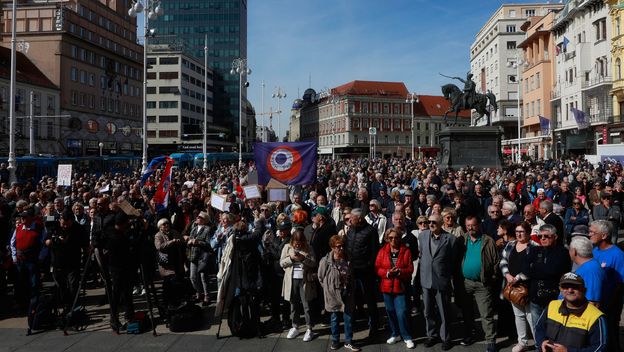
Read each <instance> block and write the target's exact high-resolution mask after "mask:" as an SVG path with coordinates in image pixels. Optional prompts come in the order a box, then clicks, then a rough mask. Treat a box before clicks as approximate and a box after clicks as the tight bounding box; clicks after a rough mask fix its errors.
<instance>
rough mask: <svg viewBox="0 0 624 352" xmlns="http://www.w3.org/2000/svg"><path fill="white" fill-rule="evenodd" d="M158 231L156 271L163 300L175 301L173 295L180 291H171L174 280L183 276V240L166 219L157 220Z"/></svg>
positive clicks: (155, 243) (178, 293)
mask: <svg viewBox="0 0 624 352" xmlns="http://www.w3.org/2000/svg"><path fill="white" fill-rule="evenodd" d="M157 225H158V233H156V236H155V237H154V245H155V246H156V250H157V251H158V271H159V272H160V276H161V277H162V279H163V300H164V301H165V304H171V303H176V302H175V299H174V297H178V298H179V296H180V294H182V293H181V292H172V290H173V284H174V281H176V280H178V279H181V278H183V277H184V249H185V243H184V240H183V239H182V238H181V237H180V234H179V233H178V232H177V231H175V230H173V229H172V228H171V222H169V220H167V219H160V220H159V221H158V224H157Z"/></svg>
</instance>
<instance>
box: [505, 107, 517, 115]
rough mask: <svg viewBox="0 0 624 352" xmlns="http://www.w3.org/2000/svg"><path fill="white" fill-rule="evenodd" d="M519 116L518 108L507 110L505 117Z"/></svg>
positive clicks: (508, 108)
mask: <svg viewBox="0 0 624 352" xmlns="http://www.w3.org/2000/svg"><path fill="white" fill-rule="evenodd" d="M517 116H518V108H516V107H506V108H505V117H517Z"/></svg>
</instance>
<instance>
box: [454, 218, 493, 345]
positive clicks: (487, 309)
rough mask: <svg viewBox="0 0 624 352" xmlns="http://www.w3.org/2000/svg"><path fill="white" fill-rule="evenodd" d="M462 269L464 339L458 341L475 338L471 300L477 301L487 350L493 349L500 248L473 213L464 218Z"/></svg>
mask: <svg viewBox="0 0 624 352" xmlns="http://www.w3.org/2000/svg"><path fill="white" fill-rule="evenodd" d="M462 257H463V259H462V264H461V273H462V274H463V277H464V295H463V297H462V298H461V306H462V311H463V316H464V334H465V336H464V339H463V340H462V342H461V344H462V345H463V346H468V345H470V344H472V343H473V342H474V338H473V336H472V330H473V325H474V318H475V316H474V308H473V306H474V303H473V302H474V301H476V302H477V307H478V309H479V315H480V316H481V325H482V327H483V331H484V332H485V339H486V343H487V352H494V351H496V350H497V349H496V328H495V322H494V291H495V290H494V288H495V287H496V286H497V285H498V282H497V281H496V275H497V272H498V262H499V260H500V256H499V252H498V250H497V249H496V244H495V243H494V240H493V239H492V238H491V237H489V236H483V233H482V232H481V231H480V230H479V221H478V219H477V218H476V217H468V218H466V237H465V240H464V243H463V246H462Z"/></svg>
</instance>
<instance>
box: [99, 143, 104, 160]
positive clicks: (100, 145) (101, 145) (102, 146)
mask: <svg viewBox="0 0 624 352" xmlns="http://www.w3.org/2000/svg"><path fill="white" fill-rule="evenodd" d="M98 147H100V158H101V157H102V149H104V143H102V142H100V143H98Z"/></svg>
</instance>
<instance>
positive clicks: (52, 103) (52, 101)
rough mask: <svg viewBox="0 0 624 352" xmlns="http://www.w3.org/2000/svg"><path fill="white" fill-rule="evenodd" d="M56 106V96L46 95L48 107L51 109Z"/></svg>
mask: <svg viewBox="0 0 624 352" xmlns="http://www.w3.org/2000/svg"><path fill="white" fill-rule="evenodd" d="M55 107H56V98H55V97H54V95H48V109H51V110H53V109H54V108H55Z"/></svg>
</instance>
